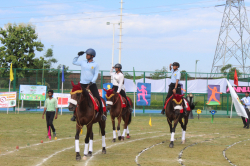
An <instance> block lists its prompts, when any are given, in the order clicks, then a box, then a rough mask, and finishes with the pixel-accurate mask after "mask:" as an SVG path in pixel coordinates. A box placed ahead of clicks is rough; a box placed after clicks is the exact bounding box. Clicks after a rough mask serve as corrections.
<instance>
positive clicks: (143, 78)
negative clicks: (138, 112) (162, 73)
mask: <svg viewBox="0 0 250 166" xmlns="http://www.w3.org/2000/svg"><path fill="white" fill-rule="evenodd" d="M143 75H144V76H143V83H145V77H146V75H145V72H144V74H143ZM143 114H145V106H143Z"/></svg>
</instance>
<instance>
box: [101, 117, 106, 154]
mask: <svg viewBox="0 0 250 166" xmlns="http://www.w3.org/2000/svg"><path fill="white" fill-rule="evenodd" d="M99 125H100V128H101V133H102V154H106V142H105V127H106V122H105V121H101V122H99Z"/></svg>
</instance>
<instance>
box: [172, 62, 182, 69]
mask: <svg viewBox="0 0 250 166" xmlns="http://www.w3.org/2000/svg"><path fill="white" fill-rule="evenodd" d="M172 66H178V68H179V67H180V64H179V63H178V62H174V63H173V64H172Z"/></svg>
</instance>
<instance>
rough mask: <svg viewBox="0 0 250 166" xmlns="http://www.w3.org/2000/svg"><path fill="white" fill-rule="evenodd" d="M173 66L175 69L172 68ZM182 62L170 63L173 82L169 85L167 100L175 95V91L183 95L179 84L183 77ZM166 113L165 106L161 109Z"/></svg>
mask: <svg viewBox="0 0 250 166" xmlns="http://www.w3.org/2000/svg"><path fill="white" fill-rule="evenodd" d="M172 66H173V69H172ZM179 67H180V64H179V63H178V62H174V63H173V64H170V65H169V69H170V71H171V73H172V76H171V84H170V85H169V89H168V95H167V97H166V100H165V101H167V99H168V98H169V97H171V96H172V95H173V93H174V94H175V93H177V94H179V95H181V85H180V84H179V81H180V78H181V73H180V71H179ZM164 113H165V109H164V108H163V109H162V111H161V114H164Z"/></svg>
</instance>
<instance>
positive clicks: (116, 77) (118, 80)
mask: <svg viewBox="0 0 250 166" xmlns="http://www.w3.org/2000/svg"><path fill="white" fill-rule="evenodd" d="M110 75H111V76H113V85H115V86H118V90H117V92H118V93H120V91H121V90H122V89H123V90H124V86H123V81H124V75H123V74H122V73H113V69H111V70H110Z"/></svg>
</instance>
